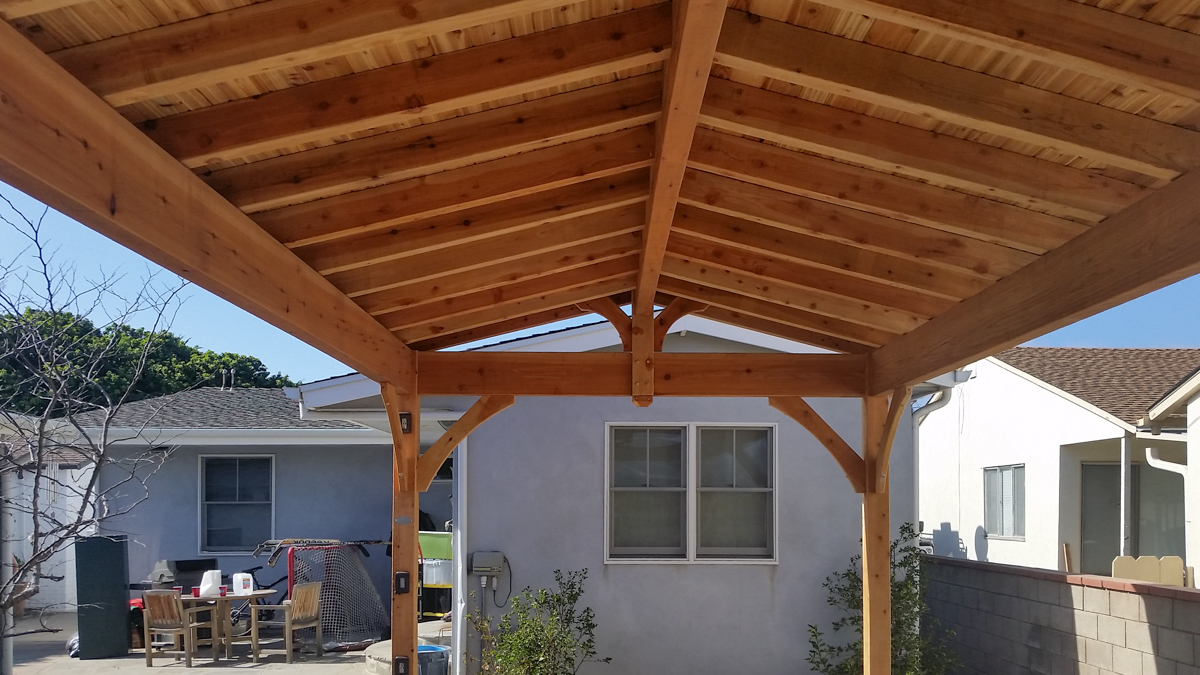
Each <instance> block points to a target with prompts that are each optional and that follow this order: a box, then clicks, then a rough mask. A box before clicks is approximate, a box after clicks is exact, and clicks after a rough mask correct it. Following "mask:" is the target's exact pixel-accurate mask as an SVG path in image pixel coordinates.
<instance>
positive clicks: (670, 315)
mask: <svg viewBox="0 0 1200 675" xmlns="http://www.w3.org/2000/svg"><path fill="white" fill-rule="evenodd" d="M705 309H708V305H706V304H704V303H702V302H696V301H695V300H688V299H687V298H675V299H674V300H672V301H671V302H670V304H668V305H667V306H666V307H664V308H663V310H662V311H661V312H659V313H658V316H656V317H654V351H656V352H661V351H662V346H663V340H665V339H666V338H667V331H669V330H671V326H673V325H674V324H675V322H676V321H678V320H680V319H682V318H683V317H685V316H687V315H688V314H696V313H697V312H702V311H704V310H705Z"/></svg>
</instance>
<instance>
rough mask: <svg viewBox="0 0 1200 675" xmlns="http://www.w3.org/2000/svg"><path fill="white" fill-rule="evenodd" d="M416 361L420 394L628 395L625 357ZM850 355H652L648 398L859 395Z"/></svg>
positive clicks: (455, 356) (439, 355) (423, 356)
mask: <svg viewBox="0 0 1200 675" xmlns="http://www.w3.org/2000/svg"><path fill="white" fill-rule="evenodd" d="M416 354H417V368H418V369H419V371H420V373H421V379H420V382H419V383H418V385H419V389H420V392H421V394H422V395H457V394H462V395H472V396H475V395H478V396H484V395H488V394H499V393H509V394H513V395H516V396H628V395H629V391H630V387H631V385H632V378H631V377H630V374H631V372H632V370H631V364H630V361H631V360H632V355H631V354H630V353H628V352H583V353H561V352H559V353H544V352H427V351H420V352H416ZM865 367H866V358H865V357H864V356H861V355H856V354H675V353H662V354H658V355H657V359H656V368H655V382H654V395H655V396H830V397H859V396H862V395H863V385H864V379H863V378H864V377H865V374H866V370H865Z"/></svg>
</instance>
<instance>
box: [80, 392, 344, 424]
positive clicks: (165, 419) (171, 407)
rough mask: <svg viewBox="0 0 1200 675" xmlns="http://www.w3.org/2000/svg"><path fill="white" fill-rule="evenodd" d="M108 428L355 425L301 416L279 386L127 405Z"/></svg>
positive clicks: (92, 420)
mask: <svg viewBox="0 0 1200 675" xmlns="http://www.w3.org/2000/svg"><path fill="white" fill-rule="evenodd" d="M100 420H101V417H100V416H99V415H98V414H96V413H89V414H85V415H81V416H80V422H81V424H82V425H83V426H89V425H95V424H99V423H100ZM113 426H115V427H127V428H157V429H361V428H362V427H360V426H359V425H357V424H354V423H353V422H340V421H335V420H302V419H300V406H299V405H297V403H296V401H293V400H291V399H289V398H288V397H287V395H286V394H284V393H283V390H282V389H268V388H244V389H221V388H220V387H201V388H198V389H192V390H189V391H184V392H179V393H177V394H169V395H167V396H159V397H157V398H149V399H145V400H142V401H134V402H132V403H127V404H125V405H124V406H122V407H121V410H120V411H119V412H118V413H117V417H116V419H115V420H114V423H113Z"/></svg>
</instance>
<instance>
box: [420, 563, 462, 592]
mask: <svg viewBox="0 0 1200 675" xmlns="http://www.w3.org/2000/svg"><path fill="white" fill-rule="evenodd" d="M422 571H423V573H424V583H425V585H426V586H451V585H453V584H454V561H453V560H426V561H425V567H424V568H422Z"/></svg>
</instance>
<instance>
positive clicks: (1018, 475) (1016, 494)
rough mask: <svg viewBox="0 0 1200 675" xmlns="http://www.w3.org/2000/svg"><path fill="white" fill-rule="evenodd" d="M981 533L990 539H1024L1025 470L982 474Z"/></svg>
mask: <svg viewBox="0 0 1200 675" xmlns="http://www.w3.org/2000/svg"><path fill="white" fill-rule="evenodd" d="M983 493H984V518H983V519H984V529H985V530H986V531H987V533H988V535H990V536H993V537H1014V538H1021V537H1024V536H1025V466H1024V465H1023V464H1014V465H1010V466H994V467H990V468H987V469H984V470H983Z"/></svg>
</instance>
